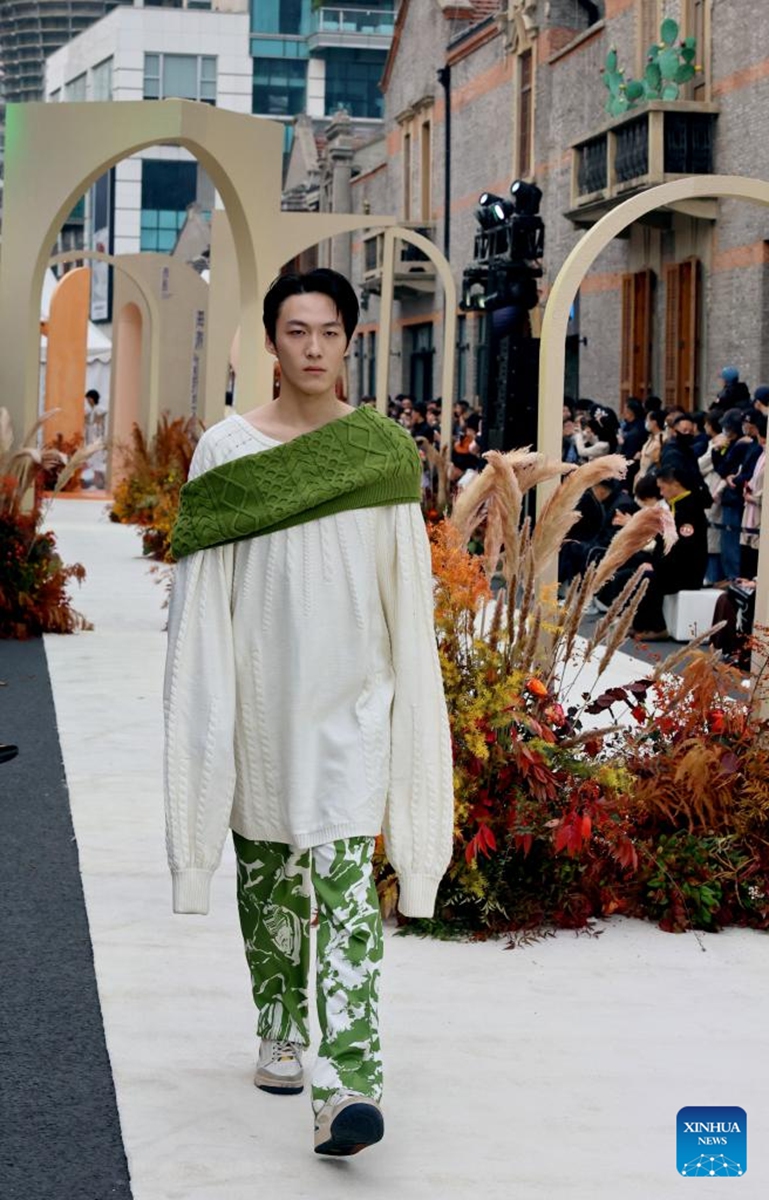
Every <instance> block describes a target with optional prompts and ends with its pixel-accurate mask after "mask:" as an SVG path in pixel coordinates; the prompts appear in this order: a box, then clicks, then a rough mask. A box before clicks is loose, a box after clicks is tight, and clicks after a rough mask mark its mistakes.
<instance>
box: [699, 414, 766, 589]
mask: <svg viewBox="0 0 769 1200" xmlns="http://www.w3.org/2000/svg"><path fill="white" fill-rule="evenodd" d="M743 415H744V414H743V412H742V410H741V409H736V408H733V409H730V410H729V412H728V413H727V414H726V415H725V417H724V419H723V421H722V422H721V433H720V434H719V436H718V437H717V438H716V439H715V440H714V444H713V450H712V451H711V458H712V462H713V469H714V470H715V471H716V473H717V474H718V475H720V476H721V478H722V479H723V480H724V481H725V487H724V489H723V491H722V492H721V563H722V565H723V568H724V577H725V578H726V579H737V578H738V577H739V574H740V530H741V528H742V510H743V507H744V505H745V498H744V495H743V479H742V474H741V472H742V467H743V464H744V462H745V459H746V457H747V456H748V454H749V453H750V451H751V447H752V446H753V445H754V442H753V438H751V437H743V436H742V423H743ZM759 453H760V451H759ZM755 457H756V458H757V457H758V455H756V456H755ZM753 465H754V466H755V459H754V463H753Z"/></svg>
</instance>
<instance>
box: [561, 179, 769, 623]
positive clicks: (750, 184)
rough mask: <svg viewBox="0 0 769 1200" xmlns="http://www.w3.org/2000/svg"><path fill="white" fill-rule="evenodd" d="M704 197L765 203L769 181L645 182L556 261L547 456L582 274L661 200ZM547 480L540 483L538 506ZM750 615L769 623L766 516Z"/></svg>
mask: <svg viewBox="0 0 769 1200" xmlns="http://www.w3.org/2000/svg"><path fill="white" fill-rule="evenodd" d="M706 197H707V198H714V197H717V198H723V199H730V200H749V201H751V202H752V203H754V204H763V205H765V206H767V207H769V183H767V182H766V181H765V180H763V179H752V178H750V177H748V176H742V175H693V176H690V177H687V178H685V179H676V180H674V181H673V182H672V183H662V184H660V185H659V186H658V187H653V188H649V190H648V191H646V192H642V193H640V195H638V196H632V197H631V198H630V199H629V200H625V201H624V203H622V204H619V205H618V206H617V207H616V208H614V209H612V210H611V212H609V213H607V214H606V216H604V217H602V218H601V220H600V221H597V222H596V224H595V225H594V226H593V227H592V229H590V230H588V232H587V233H586V234H585V235H584V237H583V238H581V239H580V241H579V242H577V244H576V246H575V247H574V249H573V250H572V252H571V254H569V256H568V258H567V259H566V261H565V263H564V264H563V266H562V267H561V269H560V271H559V272H558V275H557V277H556V280H555V282H554V284H553V287H552V290H551V292H550V295H549V296H548V300H547V305H546V307H545V315H544V318H543V321H542V337H541V345H540V368H539V426H538V439H539V440H538V446H539V449H540V450H542V451H544V453H545V454H547V455H548V456H549V457H553V458H556V457H557V458H560V456H561V430H562V423H563V422H562V412H563V379H564V369H565V365H566V327H567V325H568V321H569V311H570V309H571V306H572V304H573V302H574V299H575V297H576V295H577V292H578V290H579V287H580V284H581V283H582V281H583V279H584V277H585V275H586V274H587V272H588V271H589V269H590V267H591V266H592V265H593V263H594V261H595V259H596V258H597V257H598V255H599V254H600V253H601V251H602V250H603V249H605V247H606V246H608V244H609V242H611V241H612V239H613V238H615V237H617V235H618V234H620V233H622V231H623V230H624V229H627V227H628V225H632V223H633V222H634V221H637V220H638V219H639V218H640V217H643V216H645V215H646V214H647V213H649V212H652V211H653V210H654V209H655V208H659V207H660V206H661V205H663V204H673V203H676V202H677V201H682V200H692V199H702V198H706ZM552 486H554V485H553V484H551V485H550V487H547V486H546V485H541V487H540V491H539V507H540V508H541V504H542V502H543V501H544V499H545V498H546V496H547V495H548V494H549V491H550V490H552ZM764 516H765V514H764ZM556 571H557V566H556V565H555V564H553V565H552V567H551V568H550V570H549V572H548V577H547V578H542V579H541V582H542V583H545V584H552V583H553V582H554V581H555V576H556ZM755 621H756V624H758V625H764V626H769V521H768V520H766V519H764V520H762V522H761V534H760V540H759V556H758V580H757V583H756V609H755Z"/></svg>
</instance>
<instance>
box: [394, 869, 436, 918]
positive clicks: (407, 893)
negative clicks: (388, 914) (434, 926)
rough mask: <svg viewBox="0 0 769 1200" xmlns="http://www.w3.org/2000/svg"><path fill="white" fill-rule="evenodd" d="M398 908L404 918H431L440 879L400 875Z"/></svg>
mask: <svg viewBox="0 0 769 1200" xmlns="http://www.w3.org/2000/svg"><path fill="white" fill-rule="evenodd" d="M398 878H399V881H400V888H401V890H400V898H399V900H398V908H399V909H400V911H401V912H402V913H403V915H404V917H432V915H433V913H434V911H435V897H436V896H437V895H438V884H439V883H440V879H435V878H434V877H433V876H432V875H400V876H399V877H398Z"/></svg>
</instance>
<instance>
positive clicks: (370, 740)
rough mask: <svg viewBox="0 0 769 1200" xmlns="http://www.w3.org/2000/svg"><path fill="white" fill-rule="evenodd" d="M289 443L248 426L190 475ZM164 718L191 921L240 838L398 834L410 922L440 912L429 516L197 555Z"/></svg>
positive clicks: (183, 594)
mask: <svg viewBox="0 0 769 1200" xmlns="http://www.w3.org/2000/svg"><path fill="white" fill-rule="evenodd" d="M340 419H341V420H344V419H347V418H340ZM279 444H280V443H279V442H277V441H276V440H275V439H273V438H269V437H267V436H266V435H265V434H263V433H261V432H260V431H258V430H257V429H256V428H255V427H254V426H253V425H251V423H250V422H249V421H246V420H245V418H243V417H241V416H239V415H237V414H233V415H231V416H229V417H227V418H226V419H225V420H223V421H220V422H219V423H218V424H217V425H214V426H212V427H211V428H210V429H208V430H207V431H206V432H205V433H204V434H203V436H202V438H201V439H200V442H199V443H198V446H197V449H196V451H195V456H194V458H193V460H192V465H191V467H190V478H194V477H195V476H197V475H199V474H202V472H204V471H207V470H209V469H211V468H213V467H216V466H219V465H221V464H222V463H225V462H229V461H231V460H233V459H236V458H239V457H242V456H244V455H248V454H251V455H253V454H256V453H259V452H260V451H262V450H267V449H269V448H270V447H273V446H276V445H279ZM164 707H165V726H166V739H165V754H164V791H165V802H166V838H167V847H168V857H169V864H170V867H171V873H172V879H173V907H174V911H175V912H188V913H205V912H207V911H208V903H209V888H210V881H211V877H212V875H213V873H214V871H215V870H216V868H217V866H218V865H219V862H220V859H221V853H222V848H223V845H224V839H225V837H226V835H227V829H228V827H230V828H232V829H234V830H235V831H236V832H237V833H239V834H241V835H242V836H243V837H246V838H249V839H252V840H256V841H275V842H285V843H288V844H291V845H294V846H297V847H300V848H305V847H310V846H315V845H320V844H322V843H324V842H331V841H336V840H337V839H339V838H349V837H360V836H363V837H373V836H375V835H376V834H378V833H379V832H380V831H381V832H382V833H383V834H384V840H385V848H386V851H387V855H388V858H389V859H390V862H391V863H392V865H393V867H394V868H395V870H396V872H397V874H398V876H399V880H400V885H401V895H400V909H401V912H403V913H404V914H405V915H407V916H431V915H432V913H433V908H434V905H435V896H436V893H437V889H438V884H439V882H440V879H441V877H442V876H443V874H444V872H445V870H446V868H447V866H448V864H449V861H450V858H451V847H452V828H453V787H452V761H451V745H450V736H449V726H448V716H447V712H446V703H445V699H444V695H443V688H442V681H441V673H440V666H439V663H438V656H437V650H436V645H435V636H434V628H433V596H432V576H431V571H430V551H429V544H428V541H427V535H426V532H425V528H424V522H423V520H422V515H421V512H420V510H419V506H418V505H417V504H414V503H406V504H397V505H387V506H384V507H376V508H362V509H353V510H349V511H344V512H339V513H335V514H333V515H330V516H324V517H321V518H319V519H317V520H313V521H308V522H306V523H304V524H301V525H296V526H292V527H290V528H288V529H282V530H278V531H276V532H273V533H269V534H264V535H262V536H259V537H247V538H244V539H242V540H240V541H237V542H230V543H227V544H225V545H219V546H213V547H210V548H208V549H204V550H198V551H195V552H194V553H192V554H190V555H188V556H187V557H185V558H183V559H182V560H181V562H179V563H178V564H177V566H176V568H175V578H174V586H173V592H172V597H171V606H170V614H169V622H168V653H167V659H166V672H165V685H164Z"/></svg>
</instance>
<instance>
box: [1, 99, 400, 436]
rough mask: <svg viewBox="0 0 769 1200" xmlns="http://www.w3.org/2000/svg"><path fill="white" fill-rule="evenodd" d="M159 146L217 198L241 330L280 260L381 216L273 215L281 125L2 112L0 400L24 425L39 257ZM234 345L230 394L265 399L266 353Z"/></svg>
mask: <svg viewBox="0 0 769 1200" xmlns="http://www.w3.org/2000/svg"><path fill="white" fill-rule="evenodd" d="M159 143H164V144H170V145H177V146H183V147H185V148H186V149H187V150H189V151H190V152H191V153H192V154H193V155H194V156H195V157H196V158H197V160H198V161H199V162H200V163H201V165H202V166H203V167H204V169H205V170H206V172H207V173H208V175H209V176H210V177H211V179H212V181H213V183H214V186H215V188H216V190H217V191H218V192H219V195H220V196H221V197H222V201H223V203H224V206H225V209H226V212H227V219H228V221H229V224H230V227H231V229H232V234H233V240H234V242H235V248H236V252H237V262H238V273H239V292H240V324H241V326H242V327H243V328H244V329H258V328H259V321H260V313H261V301H262V297H263V293H264V291H265V290H266V288H267V286H268V285H269V282H270V281H271V280H272V279H273V278H274V277H275V276H276V275H277V274H278V272H279V270H280V268H281V266H282V265H283V263H285V262H286V261H288V260H289V259H291V258H293V257H294V256H295V255H297V254H299V253H300V252H301V251H302V250H304V249H306V248H307V247H308V246H312V245H314V244H315V243H317V242H319V241H324V240H325V239H326V238H330V237H334V236H336V235H338V234H341V233H349V232H352V231H353V230H356V229H363V228H367V227H369V226H371V225H378V226H386V225H392V224H394V223H395V218H394V217H390V216H369V215H354V214H339V213H284V212H282V211H281V207H280V189H281V175H282V157H283V126H282V125H281V124H280V122H277V121H269V120H266V119H262V118H255V117H251V116H248V115H246V114H243V113H234V112H227V111H225V110H223V109H218V108H211V107H210V106H209V105H207V104H199V103H196V102H193V101H189V100H157V101H135V102H134V101H126V102H124V103H121V104H114V103H110V102H109V101H106V102H104V103H100V102H94V103H84V104H44V103H30V104H11V105H8V108H7V110H6V139H5V186H4V195H3V210H4V211H3V256H2V263H1V264H0V393H1V394H2V395H3V396H5V397H7V399H8V406H9V410H10V413H11V418H12V419H13V421H14V424H15V425H16V426H17V427H18V428H27V427H28V426H29V425H30V424H31V423H32V421H34V419H35V416H36V413H37V386H38V370H39V365H38V361H37V344H38V342H37V329H38V321H39V315H40V314H39V303H40V293H41V290H42V284H43V276H44V273H45V268H46V265H47V262H48V256H49V248H50V246H51V245H52V244H53V243H54V241H55V240H56V235H57V233H58V231H59V229H60V227H61V225H62V223H63V222H64V220H65V218H66V216H67V214H68V213H69V212H71V210H72V208H73V206H74V205H75V204H76V202H77V201H78V200H79V198H80V197H81V196H82V195H83V193H84V192H85V191H86V190H87V189H88V188H89V187H90V186H91V185H92V184H93V183H94V182H95V181H96V179H98V178H99V177H100V176H101V175H103V174H104V173H105V172H106V171H108V170H109V169H110V167H112V166H114V165H115V163H117V162H119V161H120V160H121V159H123V158H126V157H128V156H129V155H131V154H135V153H136V152H137V151H139V150H142V149H145V148H147V147H149V146H154V145H157V144H159ZM260 342H261V339H260V338H257V337H254V338H244V339H243V350H242V355H241V362H240V379H241V395H244V394H245V395H252V396H254V398H258V397H259V396H260V395H261V396H263V397H264V399H265V400H266V399H267V398H268V397H269V395H270V391H269V386H268V381H269V379H270V378H271V374H270V371H271V365H270V360H269V356H268V355H267V354H266V352H265V351H264V350H263V349H262V347H261V345H260Z"/></svg>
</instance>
